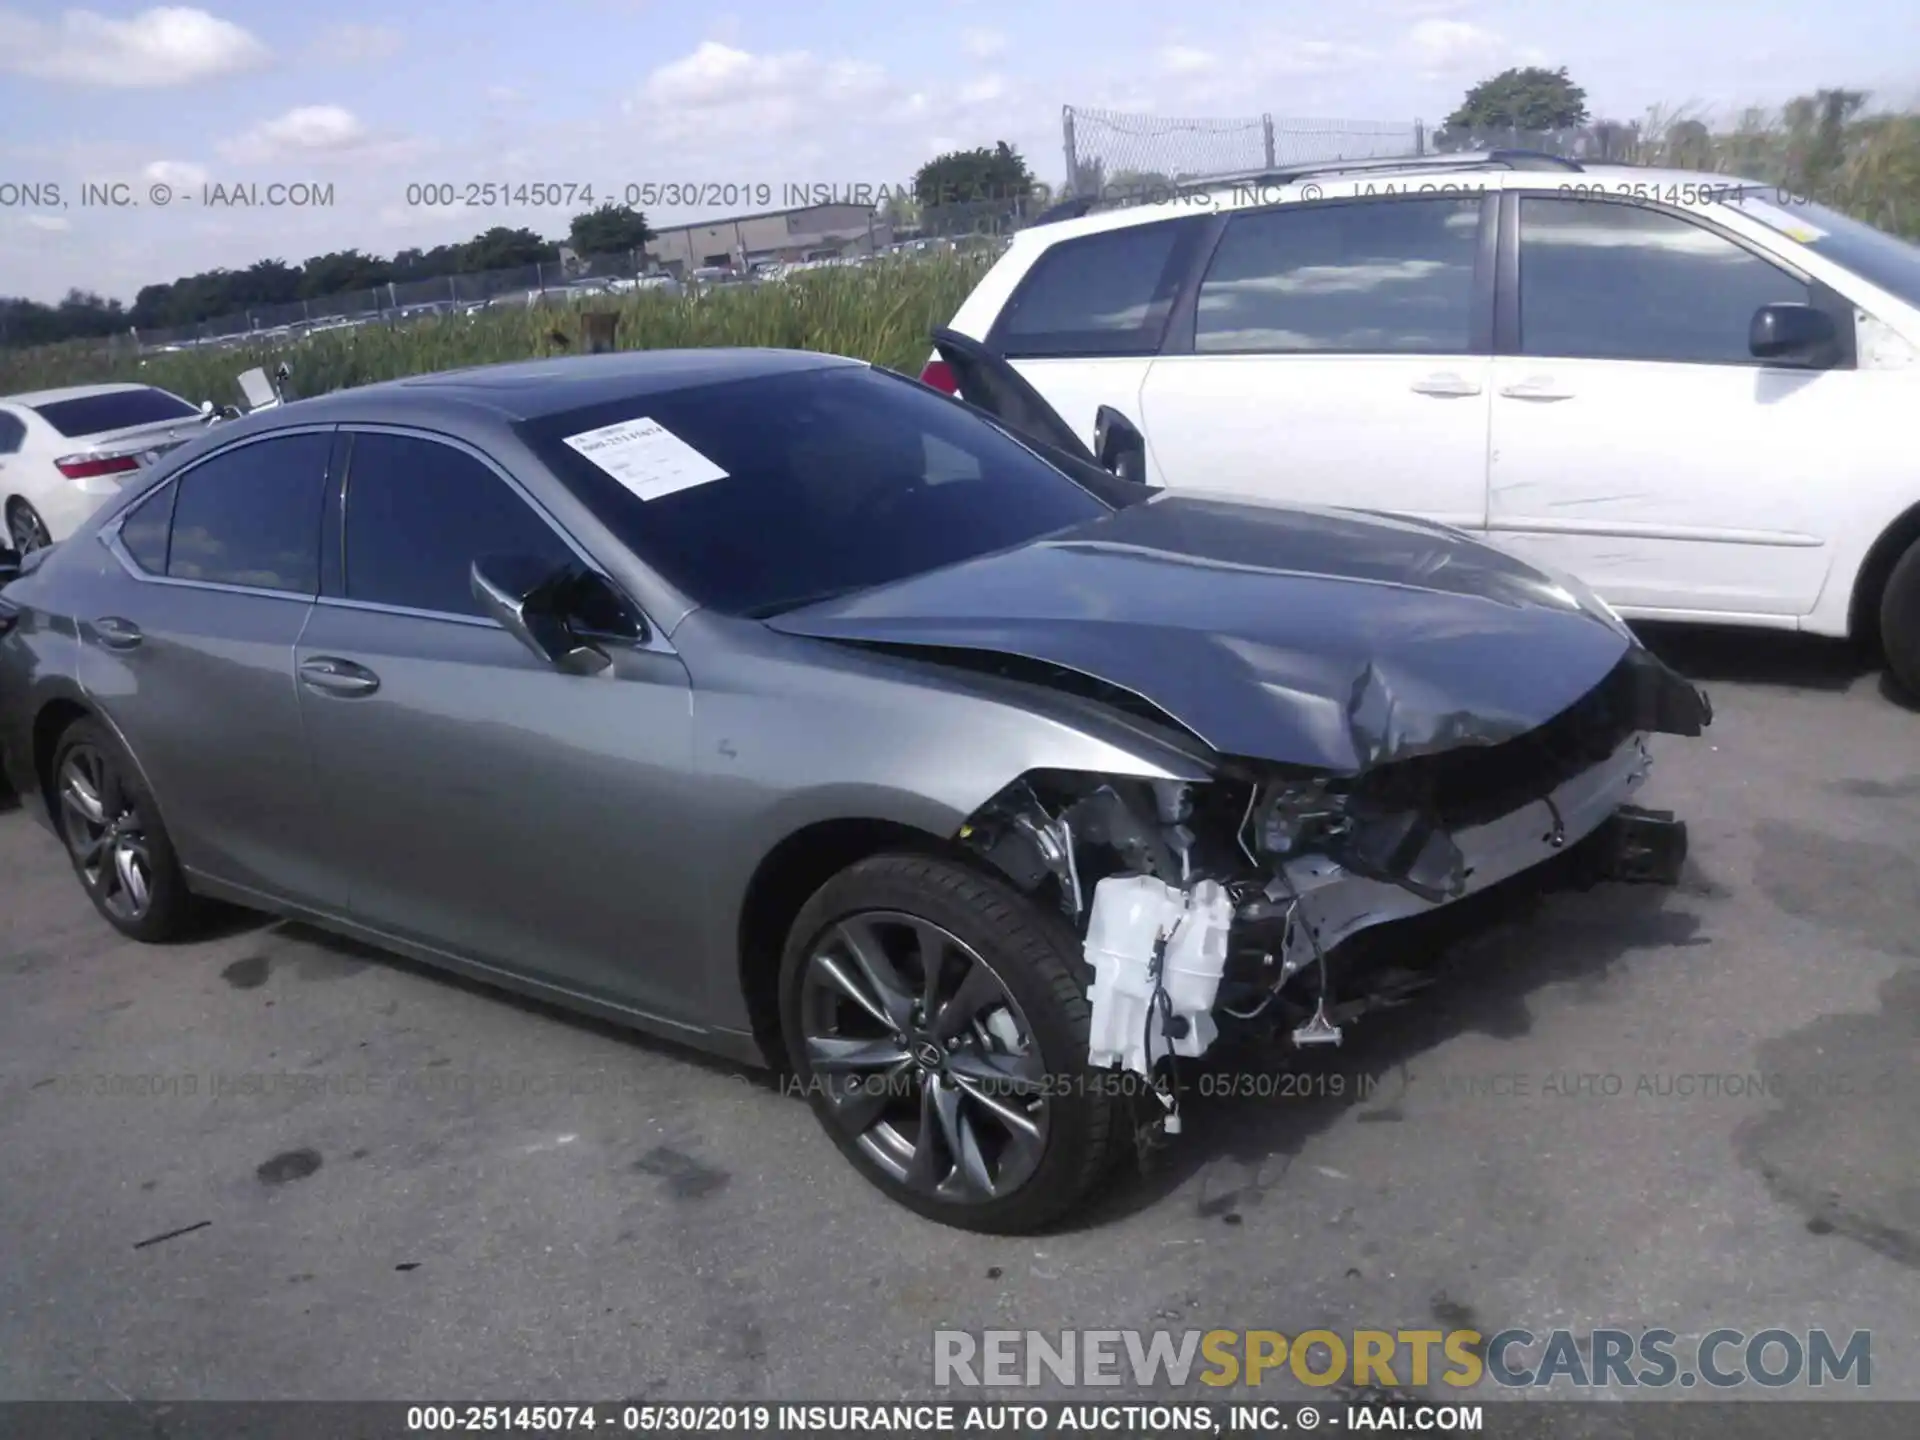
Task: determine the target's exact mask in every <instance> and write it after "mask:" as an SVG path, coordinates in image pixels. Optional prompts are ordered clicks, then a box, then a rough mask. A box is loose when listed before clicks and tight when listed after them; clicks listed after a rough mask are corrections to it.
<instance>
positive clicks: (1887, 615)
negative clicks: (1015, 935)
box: [1880, 542, 1920, 701]
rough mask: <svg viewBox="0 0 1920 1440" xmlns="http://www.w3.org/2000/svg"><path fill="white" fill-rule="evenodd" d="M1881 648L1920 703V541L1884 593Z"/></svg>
mask: <svg viewBox="0 0 1920 1440" xmlns="http://www.w3.org/2000/svg"><path fill="white" fill-rule="evenodd" d="M1880 646H1881V648H1882V649H1883V650H1884V651H1885V652H1886V656H1887V669H1888V670H1889V671H1890V672H1891V673H1892V675H1893V678H1894V680H1895V682H1897V683H1898V684H1899V686H1900V688H1901V689H1903V690H1905V691H1906V692H1907V694H1908V696H1909V697H1910V698H1912V699H1914V700H1916V701H1920V542H1916V543H1915V544H1912V545H1910V546H1908V547H1907V553H1906V554H1904V555H1902V556H1901V557H1900V560H1899V563H1898V564H1896V565H1895V566H1894V567H1893V573H1892V574H1891V575H1889V576H1888V577H1887V588H1886V589H1885V590H1884V591H1883V592H1881V596H1880Z"/></svg>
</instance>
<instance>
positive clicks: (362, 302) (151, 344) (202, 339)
mask: <svg viewBox="0 0 1920 1440" xmlns="http://www.w3.org/2000/svg"><path fill="white" fill-rule="evenodd" d="M646 275H647V257H646V254H645V252H644V251H640V250H620V251H615V252H612V253H610V254H602V255H580V256H575V257H573V258H571V259H568V260H566V261H559V260H549V261H542V262H539V263H536V264H530V265H516V266H511V267H508V268H506V269H500V270H477V271H470V272H467V273H465V274H459V275H436V276H434V277H432V278H431V279H426V280H395V281H391V282H388V283H384V284H380V285H375V286H370V287H368V288H367V289H364V290H346V291H341V292H339V293H337V294H332V295H319V296H315V297H314V298H313V299H310V300H291V301H287V302H285V303H282V304H273V305H251V306H248V307H247V308H246V309H244V310H240V311H237V312H235V313H234V314H231V315H222V316H219V317H217V318H215V319H211V320H203V321H200V322H199V323H197V324H193V325H181V326H174V327H154V328H136V329H134V330H133V331H131V332H130V333H129V335H128V336H127V342H128V343H130V344H132V345H134V346H135V347H136V348H138V349H140V350H143V351H147V350H183V349H191V348H194V347H197V346H201V345H218V344H222V343H229V342H234V341H240V340H274V339H282V338H294V337H297V336H300V335H305V334H309V333H311V332H313V331H315V330H329V329H338V328H340V327H343V326H348V325H363V324H368V323H372V322H385V323H400V322H402V321H406V320H410V319H413V318H416V317H418V316H422V315H433V314H445V313H448V312H450V311H467V312H471V311H477V310H482V309H487V308H491V307H493V306H496V305H524V306H530V307H531V306H538V305H548V304H565V303H568V302H571V301H579V300H591V299H593V298H595V297H596V296H601V295H607V294H615V293H619V292H620V291H623V290H628V289H632V288H634V287H635V286H637V285H639V284H640V283H641V281H642V278H643V277H645V276H646ZM649 283H652V282H649Z"/></svg>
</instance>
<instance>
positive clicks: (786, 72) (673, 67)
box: [645, 40, 885, 110]
mask: <svg viewBox="0 0 1920 1440" xmlns="http://www.w3.org/2000/svg"><path fill="white" fill-rule="evenodd" d="M884 83H885V74H884V72H883V71H882V70H881V69H880V67H879V66H877V65H872V64H869V63H867V62H865V61H860V60H820V59H817V58H815V56H814V55H813V54H812V53H811V52H809V51H806V50H793V51H789V52H787V53H785V54H782V55H755V54H752V53H750V52H749V51H746V50H736V49H734V48H733V47H732V46H731V45H722V44H721V43H720V42H719V41H717V40H707V41H704V42H702V44H701V45H700V47H699V48H698V49H697V50H695V51H694V52H693V53H692V54H691V55H688V56H686V57H685V58H683V59H680V60H675V61H673V62H672V63H671V64H667V65H662V66H661V67H660V68H659V69H658V70H655V71H654V72H653V74H652V75H650V76H648V77H647V83H646V89H645V94H646V97H647V98H648V99H649V100H652V101H654V102H655V103H657V104H660V105H671V106H679V107H681V108H684V109H696V110H697V109H717V108H720V107H727V108H729V109H731V108H732V107H735V106H756V105H766V104H769V103H774V104H785V103H787V102H790V101H794V100H797V99H799V98H801V97H802V96H806V95H809V94H810V95H812V96H814V97H816V98H817V99H819V100H822V101H831V100H832V99H834V98H836V97H844V96H846V95H850V94H855V93H863V92H864V93H872V92H873V91H875V90H878V89H880V88H883V87H884Z"/></svg>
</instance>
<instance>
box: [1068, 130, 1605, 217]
mask: <svg viewBox="0 0 1920 1440" xmlns="http://www.w3.org/2000/svg"><path fill="white" fill-rule="evenodd" d="M1586 168H1587V167H1586V166H1584V165H1582V164H1581V163H1580V162H1579V161H1578V160H1572V159H1569V158H1567V157H1566V156H1564V155H1554V154H1551V153H1549V152H1548V151H1545V150H1506V149H1502V150H1466V151H1459V152H1457V153H1454V154H1449V155H1435V154H1422V155H1392V156H1373V157H1368V158H1366V159H1360V160H1319V161H1313V162H1311V163H1308V164H1302V165H1286V166H1279V167H1275V168H1272V169H1260V170H1248V171H1242V172H1238V173H1235V174H1231V175H1208V176H1196V177H1195V178H1194V179H1192V180H1174V181H1171V182H1169V184H1168V191H1169V193H1170V194H1175V195H1178V194H1192V193H1195V192H1198V191H1202V190H1218V189H1222V188H1224V187H1226V186H1229V185H1291V184H1293V183H1294V182H1296V181H1299V180H1307V179H1311V178H1312V177H1314V176H1316V175H1348V174H1360V173H1366V172H1370V171H1379V170H1385V171H1400V170H1575V171H1584V170H1585V169H1586ZM1111 203H1113V197H1111V196H1104V195H1100V194H1097V193H1096V194H1092V195H1074V196H1071V197H1069V198H1068V199H1066V200H1063V201H1061V202H1060V203H1059V204H1058V205H1054V206H1051V207H1049V208H1048V209H1046V210H1044V211H1042V212H1041V213H1040V215H1039V216H1038V217H1037V218H1036V219H1035V220H1034V222H1033V223H1034V224H1036V225H1051V224H1053V223H1054V222H1055V221H1057V220H1077V219H1079V218H1080V217H1081V216H1082V215H1087V214H1090V213H1092V212H1093V211H1094V210H1098V209H1102V208H1104V207H1105V206H1106V205H1108V204H1111Z"/></svg>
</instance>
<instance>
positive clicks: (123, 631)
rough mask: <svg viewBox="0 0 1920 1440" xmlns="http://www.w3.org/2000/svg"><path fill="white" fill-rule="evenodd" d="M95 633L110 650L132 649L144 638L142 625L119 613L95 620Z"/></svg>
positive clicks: (95, 636) (96, 637)
mask: <svg viewBox="0 0 1920 1440" xmlns="http://www.w3.org/2000/svg"><path fill="white" fill-rule="evenodd" d="M93 634H94V638H95V639H97V640H98V641H99V642H100V643H101V644H102V645H104V646H106V647H107V649H109V650H131V649H133V647H134V646H136V645H138V644H139V643H140V641H141V639H142V636H141V634H140V627H139V626H138V625H136V624H134V623H133V622H132V621H131V620H123V619H121V618H120V617H119V616H118V615H102V616H101V617H100V618H99V619H98V620H96V621H94V622H93Z"/></svg>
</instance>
